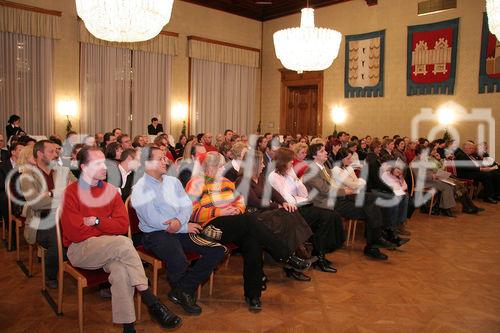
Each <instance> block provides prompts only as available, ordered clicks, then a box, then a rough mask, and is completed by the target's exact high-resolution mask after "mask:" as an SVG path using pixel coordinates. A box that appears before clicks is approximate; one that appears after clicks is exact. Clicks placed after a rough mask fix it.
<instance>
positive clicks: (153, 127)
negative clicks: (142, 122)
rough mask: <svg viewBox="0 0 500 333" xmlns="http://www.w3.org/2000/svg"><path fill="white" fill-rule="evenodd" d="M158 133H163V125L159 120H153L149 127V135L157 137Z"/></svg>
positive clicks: (154, 118)
mask: <svg viewBox="0 0 500 333" xmlns="http://www.w3.org/2000/svg"><path fill="white" fill-rule="evenodd" d="M158 133H163V126H162V124H160V123H158V118H156V117H153V118H151V124H149V125H148V134H149V135H157V134H158Z"/></svg>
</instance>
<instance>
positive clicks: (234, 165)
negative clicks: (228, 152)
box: [231, 160, 241, 172]
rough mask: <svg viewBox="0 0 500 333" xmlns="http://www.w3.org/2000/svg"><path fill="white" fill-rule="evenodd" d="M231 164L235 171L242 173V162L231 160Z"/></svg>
mask: <svg viewBox="0 0 500 333" xmlns="http://www.w3.org/2000/svg"><path fill="white" fill-rule="evenodd" d="M231 164H232V166H233V168H234V170H236V171H238V172H240V165H241V161H237V160H231Z"/></svg>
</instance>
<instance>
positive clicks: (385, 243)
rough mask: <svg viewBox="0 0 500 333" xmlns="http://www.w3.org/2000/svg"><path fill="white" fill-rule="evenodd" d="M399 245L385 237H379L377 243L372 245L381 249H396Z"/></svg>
mask: <svg viewBox="0 0 500 333" xmlns="http://www.w3.org/2000/svg"><path fill="white" fill-rule="evenodd" d="M396 247H397V245H396V244H394V243H392V242H389V241H388V240H387V239H385V238H384V237H380V238H379V239H377V241H376V242H375V244H373V245H372V248H375V249H379V248H384V249H395V248H396Z"/></svg>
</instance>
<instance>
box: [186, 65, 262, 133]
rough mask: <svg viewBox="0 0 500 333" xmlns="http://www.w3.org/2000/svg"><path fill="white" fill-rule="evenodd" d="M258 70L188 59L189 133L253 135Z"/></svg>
mask: <svg viewBox="0 0 500 333" xmlns="http://www.w3.org/2000/svg"><path fill="white" fill-rule="evenodd" d="M257 73H258V69H257V68H254V67H246V66H238V65H231V64H224V63H219V62H213V61H207V60H199V59H191V96H190V101H191V103H190V108H191V110H190V122H191V130H190V131H191V133H194V134H196V133H206V132H211V133H214V134H216V133H222V132H223V131H224V130H226V129H232V130H234V131H236V132H237V133H239V134H249V133H252V132H254V131H255V128H254V127H255V124H254V114H255V109H256V98H257V96H256V90H257V89H256V88H257Z"/></svg>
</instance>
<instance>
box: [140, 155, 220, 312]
mask: <svg viewBox="0 0 500 333" xmlns="http://www.w3.org/2000/svg"><path fill="white" fill-rule="evenodd" d="M141 165H142V167H143V168H144V175H143V176H142V178H141V179H140V180H139V181H138V182H137V184H136V185H135V186H134V190H133V192H132V206H133V207H134V209H135V211H136V213H137V216H138V218H139V228H140V230H141V231H142V232H143V236H142V241H143V245H144V248H145V249H146V250H148V251H151V252H153V253H154V254H155V255H156V256H157V257H158V258H160V259H161V260H162V261H163V262H164V263H165V265H166V271H167V280H168V281H169V283H170V285H171V287H172V290H171V291H170V293H169V294H168V298H169V299H170V300H171V301H173V302H174V303H178V304H180V305H181V306H182V308H183V309H184V310H185V311H186V312H187V313H188V314H192V315H199V314H201V307H199V306H198V305H197V304H196V298H195V292H196V289H197V288H198V285H199V284H201V283H203V282H204V281H205V280H207V279H208V277H209V276H210V274H211V273H212V271H213V270H214V269H215V268H216V266H217V265H218V263H219V262H220V261H221V260H222V258H223V257H224V248H223V247H222V245H220V244H219V246H217V245H214V246H212V247H211V246H200V245H197V244H196V243H194V242H193V240H192V239H191V238H190V236H189V235H190V234H198V233H199V231H200V230H201V229H202V228H201V226H200V225H199V224H197V223H190V222H189V218H190V216H191V213H192V212H193V209H192V208H193V206H192V204H191V200H190V199H189V197H188V196H187V194H186V192H185V191H184V188H183V187H182V184H181V182H180V181H179V180H178V179H177V178H174V177H171V176H167V175H166V173H167V169H166V165H167V162H166V157H165V156H163V153H162V151H161V150H160V149H159V148H156V147H146V148H145V149H143V150H142V152H141ZM185 252H194V253H199V254H200V255H201V259H199V260H198V261H196V263H195V264H194V265H192V266H191V267H190V265H189V262H188V260H187V259H186V255H185V254H184V253H185Z"/></svg>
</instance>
